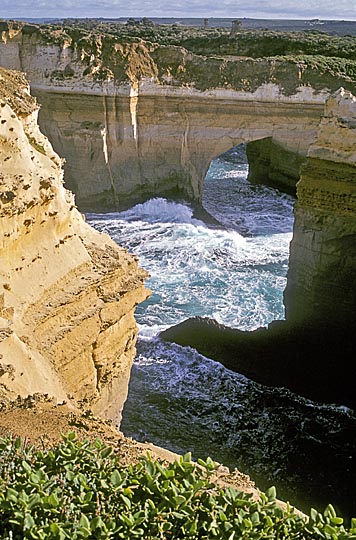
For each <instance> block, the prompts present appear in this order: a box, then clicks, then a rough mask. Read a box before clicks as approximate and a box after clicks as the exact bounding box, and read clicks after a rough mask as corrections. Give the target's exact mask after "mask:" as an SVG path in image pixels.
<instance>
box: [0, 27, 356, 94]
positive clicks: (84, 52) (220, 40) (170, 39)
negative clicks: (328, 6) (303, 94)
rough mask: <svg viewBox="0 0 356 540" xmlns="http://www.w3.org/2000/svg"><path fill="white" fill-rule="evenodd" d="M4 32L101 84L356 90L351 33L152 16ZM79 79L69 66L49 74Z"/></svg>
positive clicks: (354, 45) (354, 43)
mask: <svg viewBox="0 0 356 540" xmlns="http://www.w3.org/2000/svg"><path fill="white" fill-rule="evenodd" d="M0 30H1V31H2V33H3V34H2V35H3V40H6V39H9V38H10V39H11V37H14V36H16V35H17V34H18V33H20V32H21V33H22V35H23V36H24V37H25V38H26V36H27V39H31V41H33V40H34V39H35V40H36V39H37V40H39V41H44V42H49V43H53V44H57V45H58V46H60V47H69V48H71V49H72V50H73V52H74V53H75V54H76V57H77V58H80V60H81V62H82V64H83V65H84V69H83V72H82V75H83V76H90V77H92V78H93V79H94V80H97V81H104V80H110V79H114V80H115V81H117V82H118V83H119V84H120V83H124V82H129V81H131V82H137V81H140V80H141V79H142V78H145V77H147V78H153V79H154V80H156V82H158V83H161V84H169V85H176V86H190V87H193V88H196V89H198V90H206V89H209V88H219V87H220V88H221V87H222V88H231V89H234V90H244V91H251V92H253V91H254V90H256V89H257V88H258V87H259V86H261V85H262V84H265V83H270V82H271V83H275V84H278V85H279V86H280V88H281V90H282V91H283V92H284V93H285V94H287V95H288V94H293V93H295V91H296V90H297V88H298V87H299V86H300V85H305V86H310V87H312V88H313V89H314V90H316V91H318V90H322V89H323V88H328V89H329V90H330V91H334V90H336V89H337V88H339V87H340V86H344V87H345V88H346V89H348V90H351V91H354V88H355V84H356V37H351V36H333V35H329V34H326V33H322V32H317V31H304V32H276V31H270V30H241V29H238V30H237V32H234V33H231V31H230V29H226V28H197V27H188V26H180V25H177V24H173V25H156V24H154V23H153V22H151V21H150V20H149V19H143V20H142V21H135V20H134V19H129V20H128V21H127V22H126V23H125V24H123V23H118V22H103V21H100V20H91V19H84V20H82V19H80V20H75V19H73V20H72V19H68V20H64V21H63V22H61V23H58V24H51V25H48V24H47V25H31V24H25V23H21V22H2V23H0ZM7 36H8V37H7ZM73 75H74V71H73V69H72V66H71V65H70V64H68V65H67V66H66V67H65V69H62V70H60V71H58V70H56V71H55V72H53V73H52V75H51V76H52V77H53V79H70V78H71V77H72V76H73ZM77 75H78V74H77Z"/></svg>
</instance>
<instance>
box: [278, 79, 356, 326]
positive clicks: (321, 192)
mask: <svg viewBox="0 0 356 540" xmlns="http://www.w3.org/2000/svg"><path fill="white" fill-rule="evenodd" d="M297 194H298V202H297V206H296V210H295V224H294V234H293V240H292V243H291V250H290V263H289V270H288V281H287V288H286V291H285V305H286V316H287V320H289V321H291V322H295V321H297V322H298V321H318V320H322V321H323V324H325V323H327V324H337V325H341V326H343V325H347V326H350V325H353V324H354V320H355V317H356V285H355V279H354V277H355V266H356V255H355V254H356V98H355V97H354V96H353V95H352V94H351V93H350V92H348V91H345V90H343V89H340V90H339V91H338V92H336V93H335V94H334V95H333V96H332V97H330V98H329V99H328V101H327V104H326V108H325V114H324V116H323V118H322V120H321V122H320V126H319V130H318V138H317V141H316V142H315V143H314V144H313V145H312V146H311V148H310V150H309V153H308V159H307V161H306V164H305V166H304V168H303V170H302V174H301V179H300V181H299V183H298V190H297Z"/></svg>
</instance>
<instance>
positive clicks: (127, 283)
mask: <svg viewBox="0 0 356 540" xmlns="http://www.w3.org/2000/svg"><path fill="white" fill-rule="evenodd" d="M37 113H38V106H37V104H36V102H35V100H34V98H32V97H31V96H30V95H29V93H28V84H27V82H26V81H25V79H24V78H23V77H22V75H20V74H18V73H15V72H9V71H6V70H3V69H0V384H1V387H0V391H1V393H2V395H6V396H8V397H13V396H15V397H16V396H17V395H18V394H20V395H22V396H24V395H27V394H29V393H34V392H42V393H48V394H50V395H52V396H54V397H55V398H57V399H58V400H63V399H66V400H70V401H71V402H72V403H73V404H77V403H78V402H80V401H84V402H87V403H88V405H90V406H92V407H93V409H94V410H95V411H96V412H97V413H99V414H101V415H104V416H107V417H112V418H113V417H115V418H116V419H117V420H118V419H119V417H120V411H121V409H122V405H123V402H124V401H125V398H126V393H127V385H128V379H129V374H130V368H131V364H132V361H133V357H134V354H135V340H136V334H137V328H136V323H135V319H134V309H135V306H136V305H137V303H139V302H141V301H142V300H144V299H145V298H146V297H147V294H148V292H147V290H145V288H144V280H145V277H146V272H145V271H143V270H141V269H139V268H138V265H137V259H136V258H135V257H133V256H132V255H129V254H128V253H127V252H126V250H124V249H122V248H120V247H118V246H117V245H116V244H115V243H114V242H113V241H111V239H110V238H109V237H108V236H106V235H103V234H99V233H98V232H96V231H95V230H93V229H92V228H91V227H89V226H88V225H87V224H86V223H85V221H84V218H83V216H82V215H81V214H80V213H79V212H78V211H77V209H76V207H75V204H74V197H73V195H72V194H71V193H70V192H69V191H67V190H65V189H64V187H63V185H62V183H63V171H62V164H61V160H60V158H59V157H58V155H57V154H56V153H55V152H54V151H53V149H52V147H51V145H50V143H49V142H48V140H47V139H46V138H45V137H44V136H43V135H42V134H41V133H40V131H39V129H38V126H37Z"/></svg>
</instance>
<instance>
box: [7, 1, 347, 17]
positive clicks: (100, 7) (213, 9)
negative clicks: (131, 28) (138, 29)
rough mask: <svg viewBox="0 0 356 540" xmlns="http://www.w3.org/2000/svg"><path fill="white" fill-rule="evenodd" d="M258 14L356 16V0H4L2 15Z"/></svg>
mask: <svg viewBox="0 0 356 540" xmlns="http://www.w3.org/2000/svg"><path fill="white" fill-rule="evenodd" d="M126 16H132V17H134V16H137V17H140V16H142V17H143V16H146V17H254V18H288V19H311V18H319V19H347V20H356V0H337V1H335V0H314V1H312V0H174V1H172V0H101V1H93V0H1V2H0V18H1V17H13V18H16V17H18V18H20V17H126Z"/></svg>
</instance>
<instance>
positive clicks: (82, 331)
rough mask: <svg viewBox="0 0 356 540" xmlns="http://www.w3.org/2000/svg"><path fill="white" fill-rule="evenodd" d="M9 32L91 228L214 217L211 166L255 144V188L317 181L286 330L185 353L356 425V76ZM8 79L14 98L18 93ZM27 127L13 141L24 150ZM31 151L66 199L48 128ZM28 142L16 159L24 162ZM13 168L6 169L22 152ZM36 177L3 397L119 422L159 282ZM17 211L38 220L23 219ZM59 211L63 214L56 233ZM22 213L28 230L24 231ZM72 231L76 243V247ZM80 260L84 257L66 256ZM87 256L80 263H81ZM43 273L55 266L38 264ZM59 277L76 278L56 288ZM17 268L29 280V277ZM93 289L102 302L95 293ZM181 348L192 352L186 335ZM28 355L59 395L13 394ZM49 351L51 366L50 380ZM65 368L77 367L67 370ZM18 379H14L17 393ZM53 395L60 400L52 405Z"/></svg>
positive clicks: (7, 47) (13, 62)
mask: <svg viewBox="0 0 356 540" xmlns="http://www.w3.org/2000/svg"><path fill="white" fill-rule="evenodd" d="M1 31H2V43H1V44H0V65H2V66H4V67H6V68H12V69H17V70H21V71H25V72H26V75H27V77H28V78H29V80H30V84H31V92H32V93H33V94H34V95H35V96H36V97H37V99H38V102H39V103H40V104H41V110H40V114H39V123H40V126H41V129H42V130H43V132H44V133H45V134H46V135H47V136H48V138H49V140H50V141H51V143H52V144H53V146H54V149H55V151H57V152H58V153H59V155H61V156H63V157H64V158H65V159H66V163H65V180H66V185H67V186H68V187H69V188H71V189H72V191H73V192H74V193H75V194H76V201H77V203H78V206H79V208H80V209H81V210H83V211H103V210H106V211H107V210H124V209H126V208H128V207H130V206H132V205H133V204H136V203H140V202H143V201H146V200H147V199H149V198H151V197H158V196H159V197H169V198H171V197H172V198H174V199H175V200H176V201H177V199H178V200H180V199H185V200H188V201H190V202H192V203H194V205H195V206H197V205H199V204H200V203H201V201H202V197H203V184H204V178H205V175H206V172H207V170H208V168H209V165H210V163H211V160H212V159H213V158H215V157H217V156H218V155H220V154H221V153H222V152H225V151H226V150H228V149H230V148H232V147H234V146H236V145H237V144H239V143H246V144H247V155H248V159H249V164H250V173H249V176H250V180H251V181H252V182H260V181H263V182H266V176H267V177H268V178H267V183H271V184H275V185H279V186H281V185H283V186H284V189H288V190H294V189H295V184H296V181H297V180H298V179H299V178H300V181H299V183H298V186H297V197H298V202H297V205H296V210H295V222H294V233H293V240H292V243H291V250H290V259H289V269H288V276H287V286H286V290H285V296H284V298H285V300H284V302H285V307H286V318H287V322H286V323H284V322H283V323H274V324H273V325H271V327H270V328H269V329H268V330H266V329H262V330H260V331H256V333H255V332H252V333H249V334H248V335H245V334H243V335H242V336H241V334H239V333H238V331H236V330H234V331H231V330H230V329H227V330H226V329H224V328H223V329H221V328H217V327H216V326H214V325H213V328H211V323H210V322H208V323H207V325H208V332H207V333H206V334H205V333H204V332H205V330H204V324H206V323H205V322H204V321H203V322H202V321H198V322H199V324H200V323H201V322H202V324H203V326H199V327H198V329H197V330H196V329H194V328H193V331H191V330H190V334H189V335H188V341H186V343H184V344H188V345H194V346H196V348H197V349H198V350H200V351H201V352H203V353H204V354H207V355H208V356H209V355H210V356H212V357H215V358H218V359H219V360H221V361H222V362H224V363H225V365H227V366H228V367H229V368H233V369H235V370H237V371H240V372H242V373H245V374H246V375H248V376H249V377H251V378H253V379H254V380H257V381H260V382H262V383H264V384H272V385H273V384H277V385H283V386H286V387H289V388H292V389H293V390H294V391H298V392H300V393H302V394H304V395H305V394H306V395H307V396H308V397H312V398H314V399H319V400H322V401H331V402H333V401H336V402H337V403H339V404H342V405H348V406H351V407H355V397H354V391H353V380H354V375H355V365H354V362H353V348H354V337H353V333H354V332H353V331H354V328H353V327H354V316H355V313H354V311H355V293H356V291H355V285H354V280H353V274H354V268H355V260H354V240H355V214H354V210H355V208H354V199H355V185H354V180H355V155H354V153H355V150H354V149H355V142H356V141H355V122H356V111H355V107H356V105H355V98H354V97H353V96H352V94H350V93H349V91H348V90H352V89H354V85H355V81H354V80H353V79H352V78H351V77H350V76H349V75H345V73H343V72H342V71H341V72H339V73H338V75H337V76H335V74H333V73H331V71H330V70H329V72H328V71H324V72H323V71H322V70H321V69H318V68H317V67H310V65H309V64H308V63H307V62H306V61H302V60H295V59H291V58H282V57H281V58H267V57H266V58H265V57H262V58H258V59H256V58H248V57H247V56H245V55H243V54H238V51H237V53H236V52H235V54H232V53H231V51H229V54H220V55H218V54H211V55H204V54H203V55H201V54H196V53H195V52H192V51H190V50H188V49H186V48H184V47H182V46H177V45H167V46H166V45H157V44H155V43H152V42H146V41H143V40H140V39H137V40H132V41H128V42H123V40H120V39H115V38H113V37H112V36H109V37H106V38H104V37H100V36H98V35H97V34H95V33H94V34H90V33H89V34H85V33H80V32H78V30H77V29H74V30H72V31H71V32H65V31H63V30H61V29H58V28H57V29H55V30H54V31H52V30H50V31H48V29H46V28H44V29H43V28H42V29H41V28H40V27H37V26H31V25H22V24H17V23H2V27H1ZM3 77H5V80H6V81H7V79H6V77H8V76H7V75H3ZM340 86H343V87H344V88H345V90H339V87H340ZM33 107H35V106H34V105H33ZM33 110H34V109H33ZM33 110H32V109H31V111H32V112H33ZM20 112H21V114H22V115H23V114H24V111H23V110H22V109H21V108H20ZM32 112H31V114H32ZM6 114H7V116H6V117H4V119H5V120H6V122H7V121H8V120H9V118H8V116H9V115H10V118H11V114H12V112H11V111H8V110H7V108H6ZM29 114H30V113H29ZM25 116H26V115H25ZM14 121H15V120H14ZM21 122H22V120H21V121H20V124H19V125H18V126H17V127H16V126H14V129H15V131H14V137H15V135H16V136H17V137H18V138H19V140H20V137H19V134H20V132H21V129H23V128H22V127H21ZM25 124H26V126H27V125H31V126H32V125H33V124H31V122H30V121H26V122H25ZM26 129H27V128H26ZM32 129H33V131H32ZM21 133H22V132H21ZM7 138H8V135H5V139H6V140H7ZM10 139H11V137H10ZM26 140H27V141H28V144H29V146H27V152H28V155H29V159H28V160H27V161H29V160H30V161H34V160H36V165H38V164H39V166H41V163H42V161H43V160H46V159H47V164H48V163H49V162H48V159H49V160H50V161H51V163H49V166H50V167H53V166H54V165H52V163H54V164H55V163H56V164H57V169H56V171H55V172H53V175H54V176H55V185H56V186H57V184H60V178H61V173H60V172H59V168H58V167H59V159H58V157H54V156H55V155H54V154H53V153H51V151H50V150H47V143H44V142H43V138H42V136H40V135H38V132H37V131H36V130H35V128H31V131H29V135H26V136H24V135H23V134H22V138H21V141H22V142H23V141H25V142H26ZM14 141H16V138H14V140H13V139H11V140H10V143H11V144H10V143H9V144H10V146H11V145H12V147H13V148H16V144H15V142H14ZM42 149H44V150H45V154H46V156H47V157H46V156H44V154H43V152H42ZM21 151H22V150H21ZM3 152H4V163H7V161H6V162H5V159H6V157H8V156H7V154H6V152H7V148H5V149H4V150H3ZM5 154H6V155H5ZM42 156H44V157H42ZM50 156H52V157H53V159H51V157H50ZM32 157H33V158H34V160H32V159H31V158H32ZM8 165H9V167H10V165H11V169H9V171H8V170H7V169H6V166H5V165H4V171H5V173H6V174H9V175H10V176H11V174H10V173H11V171H12V170H13V163H8ZM43 166H45V165H43ZM299 167H302V168H301V171H302V172H301V176H300V174H299ZM53 170H54V169H53ZM51 173H52V171H51ZM18 174H19V173H18ZM33 175H34V176H33V179H31V181H32V183H33V185H32V187H31V190H28V189H27V188H26V189H25V186H24V187H23V190H24V191H22V187H21V188H20V190H19V193H18V194H16V196H14V197H13V195H11V194H14V191H15V188H14V186H16V185H17V183H18V180H19V179H18V178H8V177H6V178H5V181H4V187H3V192H4V195H3V198H2V204H3V208H4V210H3V212H4V219H5V218H6V220H5V221H4V223H5V224H6V227H9V225H8V223H10V221H8V218H7V213H6V212H7V210H8V209H11V212H10V214H11V215H12V214H14V215H16V219H15V218H14V219H13V221H12V222H11V223H12V225H11V227H10V229H11V230H10V229H9V230H8V229H7V228H6V234H9V235H10V236H8V237H6V238H8V240H7V241H6V242H7V243H6V245H5V246H4V250H5V251H4V254H5V255H4V257H2V261H7V262H6V264H5V266H4V269H3V268H2V272H3V274H4V279H3V282H4V283H3V287H4V301H3V304H4V305H3V308H2V317H3V325H4V333H3V334H2V335H3V336H4V340H3V342H2V347H3V349H2V350H1V354H3V358H2V362H3V371H4V373H3V375H2V379H3V381H6V386H7V387H8V388H9V389H10V390H11V391H12V392H13V395H15V394H16V392H19V391H20V390H21V391H22V392H24V391H25V390H26V389H27V391H31V392H34V391H47V392H51V393H54V392H55V391H56V392H57V393H58V398H60V399H64V398H66V397H68V395H71V394H73V395H74V401H78V402H80V401H82V400H88V401H89V403H93V405H94V408H96V410H97V411H98V413H100V414H104V415H107V416H113V415H114V414H117V413H118V411H119V410H120V408H121V407H122V404H123V402H124V400H125V397H126V388H127V382H128V376H129V371H130V365H131V361H132V358H133V356H134V344H135V339H136V330H135V323H134V320H133V308H134V306H135V305H136V304H137V303H138V302H140V301H141V300H143V299H144V298H145V297H146V296H147V293H146V292H145V291H144V289H143V280H144V278H145V273H144V272H143V271H140V270H138V268H137V261H136V260H135V259H133V258H132V257H131V256H129V255H127V254H126V252H124V251H122V250H120V249H118V248H117V247H116V245H115V244H114V243H112V242H111V241H110V240H109V239H108V238H106V240H103V237H101V236H98V235H97V233H94V232H93V231H92V230H90V229H89V228H87V226H86V225H85V224H84V222H83V220H82V218H81V216H80V215H79V213H78V212H77V210H76V209H75V208H74V207H73V201H72V199H71V197H70V195H68V193H67V194H65V192H62V191H61V188H59V187H58V190H59V192H60V193H62V195H61V197H62V199H61V201H62V202H61V204H63V205H64V206H63V207H64V213H63V216H64V215H65V217H63V219H64V224H63V225H62V222H61V220H60V219H59V218H57V217H56V215H57V214H54V212H58V213H59V209H58V208H57V206H56V204H57V203H56V204H55V203H54V202H52V203H51V202H49V200H47V198H46V197H47V191H46V190H49V191H51V187H50V186H48V187H46V186H47V182H46V180H48V178H47V176H46V175H45V173H38V180H37V181H36V178H37V176H36V173H35V172H34V173H33ZM35 177H36V178H35ZM41 177H42V178H41ZM43 181H44V183H43ZM36 182H37V183H36ZM41 182H42V184H41ZM56 182H57V183H56ZM56 189H57V188H56ZM30 195H31V197H30ZM17 196H19V199H17ZM63 198H64V199H65V202H63V200H64V199H63ZM18 200H20V201H21V205H22V204H24V205H25V206H26V205H28V209H26V210H22V208H23V206H21V208H20V206H19V205H17V201H18ZM23 200H24V203H22V201H23ZM50 200H52V199H50ZM46 205H52V206H53V208H52V206H50V207H49V208H48V209H47V206H46ZM42 207H44V208H45V212H47V214H45V215H42ZM72 207H73V208H72ZM23 212H25V215H24V216H22V217H24V220H23V222H22V221H21V227H20V224H19V222H18V218H17V216H18V215H22V213H23ZM68 212H70V213H71V214H72V215H73V216H74V218H73V219H74V221H73V222H72V220H71V219H69V218H68V215H69V214H68ZM27 214H28V215H27ZM35 214H36V215H35ZM21 219H22V218H21ZM57 219H58V224H57ZM47 226H48V229H47V228H46V227H47ZM4 227H5V226H4ZM53 228H54V230H56V231H59V232H58V234H57V233H56V234H55V235H54V236H53V235H51V234H50V233H49V232H48V231H52V229H53ZM71 229H73V230H74V229H75V230H76V231H77V233H76V234H74V235H73V238H72V236H71V234H72V233H71ZM15 230H17V231H19V232H18V235H19V237H21V238H22V237H23V238H24V239H25V240H23V242H24V245H25V243H26V246H27V242H29V245H31V246H32V244H31V242H34V244H33V247H31V248H30V247H29V248H28V253H31V257H32V258H31V261H32V263H31V265H30V264H29V266H28V268H29V270H28V272H29V274H28V275H27V274H24V273H23V272H24V270H23V266H21V265H22V263H21V260H20V259H19V257H20V249H19V248H18V247H17V245H15V246H13V245H12V242H15V244H16V242H17V238H16V236H15V235H14V233H13V231H15ZM89 231H90V232H89ZM32 232H33V235H32ZM43 237H45V238H46V242H47V244H46V243H45V244H44V245H45V246H46V247H45V249H46V253H52V252H54V253H56V252H57V251H58V253H59V254H60V257H59V258H58V260H57V259H55V258H53V259H52V260H51V261H47V259H46V258H45V256H44V255H43V253H41V250H40V248H39V247H38V245H37V243H36V242H35V240H34V239H35V238H43ZM47 237H48V238H47ZM19 242H20V244H21V242H22V240H19ZM48 242H50V243H49V244H48ZM72 242H74V243H75V245H73V249H72V250H69V251H64V249H65V248H67V246H70V245H71V243H72ZM20 244H19V245H20ZM21 245H22V244H21ZM25 249H26V251H27V247H26V248H24V250H25ZM41 249H42V248H41ZM43 249H44V248H43ZM74 252H75V253H77V252H78V253H80V256H79V258H78V259H77V258H76V257H78V255H76V257H74V258H73V256H72V253H74ZM99 255H100V256H99ZM21 256H22V255H21ZM38 257H42V259H39V258H38ZM103 257H104V258H103ZM43 259H45V263H46V264H45V263H44V262H40V263H38V261H43ZM68 260H70V261H71V265H72V266H70V268H68V267H67V265H68V263H67V262H66V261H68ZM103 261H105V264H104V262H103ZM117 261H118V262H117ZM106 263H107V264H106ZM36 264H37V265H38V264H39V266H36ZM52 264H55V266H56V268H58V269H59V268H61V269H62V270H61V271H62V272H63V274H62V275H57V274H56V276H53V275H52V272H51V271H50V268H49V267H50V266H52ZM33 265H34V266H33ZM117 265H118V266H117ZM14 268H15V269H17V268H18V269H19V270H16V272H15V273H14V272H13V269H14ZM26 268H27V267H26ZM123 269H124V270H123ZM26 271H27V270H26ZM18 272H19V273H18ZM33 272H34V273H41V275H42V274H43V275H44V276H47V275H48V276H50V278H49V280H48V281H46V279H44V280H43V283H41V287H39V289H41V290H39V291H38V293H37V292H36V293H34V294H33V297H29V298H27V297H26V295H25V296H24V292H23V286H22V282H23V281H25V280H26V281H27V282H28V280H29V279H30V278H29V277H28V276H30V275H31V276H32V275H33ZM121 272H123V273H121ZM17 274H18V275H17ZM59 274H60V273H59ZM83 282H84V283H86V284H87V285H88V287H87V288H86V289H85V290H83V289H82V287H81V286H79V285H78V284H79V283H80V284H83ZM59 284H60V285H59ZM42 288H44V290H45V293H44V292H43V291H42ZM58 289H59V290H60V291H61V294H60V295H59V297H57V296H58V292H57V291H58ZM78 291H80V293H79V294H78ZM26 294H29V292H28V293H27V292H26ZM14 297H16V298H17V299H20V300H17V303H16V301H15V299H14ZM78 301H79V304H78ZM26 302H27V303H26ZM68 305H69V306H70V313H67V306H68ZM122 310H124V311H122ZM26 317H27V318H26ZM11 325H12V327H11ZM216 330H217V332H215V331H216ZM184 332H185V337H184V339H187V333H186V331H185V330H184ZM231 332H233V334H231ZM78 335H80V336H83V335H85V337H86V339H85V342H84V341H83V342H82V341H80V340H79V341H78V337H77V336H78ZM231 336H232V337H231ZM196 338H197V339H196ZM255 338H256V339H255ZM194 339H196V341H194ZM17 340H19V342H20V343H18V341H17ZM173 340H174V341H176V342H179V339H178V337H177V334H176V335H175V337H174V338H173ZM15 341H16V344H15V345H16V347H17V348H16V351H18V350H20V351H21V354H25V355H26V358H31V355H33V354H36V358H38V359H39V360H38V361H40V362H42V363H43V364H46V365H47V364H48V365H50V366H51V367H48V366H47V367H46V369H47V371H45V372H44V373H45V374H46V379H43V384H36V385H35V386H33V385H32V382H31V384H30V381H32V380H34V379H35V378H36V377H35V376H34V375H33V373H32V372H31V373H30V374H29V376H28V381H26V383H25V384H24V385H23V386H21V385H20V382H21V381H20V379H19V378H15V379H14V381H12V380H11V378H12V377H11V374H13V372H12V370H11V368H10V367H9V366H11V365H12V361H10V360H8V359H9V358H10V356H11V357H12V356H15V353H14V352H13V351H15V349H12V348H9V347H10V345H11V347H12V346H13V345H12V343H13V342H15ZM219 341H220V342H221V343H220V346H221V349H220V351H215V352H214V353H211V348H210V351H206V350H204V349H202V348H201V343H199V342H203V345H204V346H210V345H211V343H212V342H213V343H214V346H216V345H217V344H218V345H219ZM255 342H257V345H256V343H255ZM182 343H183V341H182ZM9 344H10V345H9ZM15 345H14V347H15ZM143 348H144V346H143ZM141 349H142V345H141ZM29 350H30V352H28V351H29ZM221 350H222V352H221ZM24 351H25V352H24ZM33 351H35V353H34V352H33ZM38 351H46V355H47V354H48V358H49V363H48V362H47V360H43V359H42V352H38ZM47 351H48V353H47ZM320 351H322V352H321V353H320ZM59 353H60V354H59ZM210 353H211V354H210ZM16 354H17V353H16ZM61 354H63V358H65V362H63V363H59V365H58V366H57V365H56V361H55V359H56V358H57V357H60V355H61ZM17 357H18V358H20V356H18V355H17ZM223 357H224V358H223ZM117 358H120V361H119V362H117ZM4 359H5V360H6V361H5V360H4ZM102 359H103V360H102ZM226 359H228V360H229V362H230V364H228V363H227V362H226ZM236 359H237V361H238V363H237V364H235V365H233V363H234V361H235V360H236ZM53 365H54V370H55V371H56V374H55V376H54V375H53ZM83 365H88V366H89V367H88V372H87V371H86V370H85V373H84V374H83V379H82V380H81V381H80V385H78V383H77V382H76V383H75V384H74V385H73V384H72V382H71V381H73V378H72V376H73V372H74V371H75V372H77V371H78V370H79V366H83ZM6 370H7V371H6ZM66 370H68V371H66ZM71 370H72V371H71ZM10 371H11V373H10ZM17 371H19V370H18V369H17V367H16V366H15V375H16V373H17ZM122 371H124V372H125V375H124V377H123V378H121V375H120V373H121V372H122ZM19 373H20V374H21V371H20V372H19ZM20 376H21V377H23V375H20ZM50 379H53V381H55V382H54V384H53V386H49V387H48V384H47V381H48V380H50ZM122 381H124V382H122ZM116 384H118V386H119V388H118V389H116V387H115V385H116ZM120 385H122V386H120ZM78 386H80V389H79V388H78ZM59 388H61V389H62V390H61V391H60V392H59V391H58V389H59ZM19 389H20V390H19ZM257 394H258V392H257ZM55 395H56V394H55ZM114 395H115V399H114V400H113V396H114ZM117 395H120V396H121V397H120V400H119V402H118V400H117ZM113 404H114V406H115V408H116V409H115V411H116V413H115V411H113V409H111V405H113ZM273 406H274V405H273ZM308 407H309V405H307V406H306V408H307V409H308ZM318 411H319V409H318ZM118 414H119V413H118ZM306 414H307V413H306ZM347 414H349V413H347ZM350 414H351V413H350ZM342 429H343V428H342ZM291 430H292V428H291ZM309 440H310V439H309ZM347 470H349V469H347ZM351 470H353V469H352V467H351ZM276 474H277V473H276ZM277 476H278V475H277ZM344 480H345V479H344ZM352 504H353V501H351V505H352ZM352 508H353V507H352Z"/></svg>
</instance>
